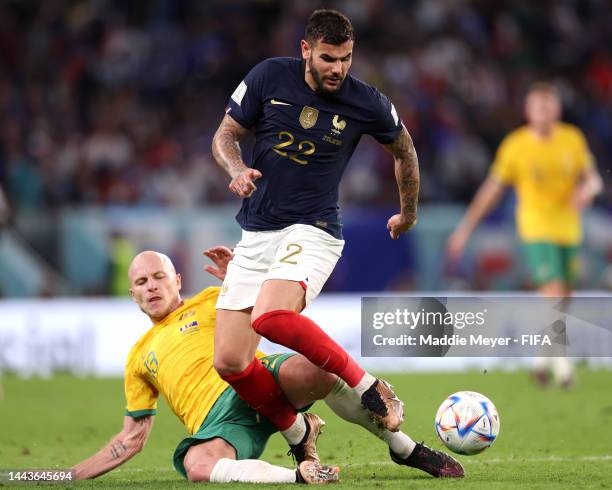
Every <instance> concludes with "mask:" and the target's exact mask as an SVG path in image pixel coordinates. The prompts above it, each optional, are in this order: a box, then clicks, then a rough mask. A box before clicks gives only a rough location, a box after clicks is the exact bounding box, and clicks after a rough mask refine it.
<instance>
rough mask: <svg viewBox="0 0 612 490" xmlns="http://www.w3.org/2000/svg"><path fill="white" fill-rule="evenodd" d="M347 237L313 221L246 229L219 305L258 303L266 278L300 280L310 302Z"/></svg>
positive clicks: (236, 307) (236, 306) (240, 306)
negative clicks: (274, 228) (264, 228)
mask: <svg viewBox="0 0 612 490" xmlns="http://www.w3.org/2000/svg"><path fill="white" fill-rule="evenodd" d="M343 248H344V240H338V239H337V238H334V237H333V236H331V235H330V234H329V233H326V232H324V231H323V230H320V229H319V228H317V227H315V226H311V225H301V224H298V225H291V226H288V227H287V228H283V229H282V230H274V231H245V230H243V231H242V239H241V240H240V242H239V243H238V245H236V248H234V258H233V259H232V261H231V262H230V263H229V266H228V268H227V274H226V276H225V280H224V281H223V286H222V287H221V292H220V293H219V299H218V300H217V309H222V310H244V309H245V308H250V307H252V306H253V305H255V301H256V300H257V295H258V294H259V290H260V288H261V285H262V284H263V282H264V281H266V280H268V279H285V280H288V281H296V282H299V283H300V284H301V285H302V287H304V289H305V290H306V305H308V304H309V303H310V302H311V301H312V300H314V299H315V298H316V297H317V296H318V295H319V293H320V292H321V289H322V288H323V285H324V284H325V281H327V279H328V278H329V276H330V274H331V273H332V271H333V270H334V267H335V266H336V262H338V259H339V258H340V255H342V249H343Z"/></svg>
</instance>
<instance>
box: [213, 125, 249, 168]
mask: <svg viewBox="0 0 612 490" xmlns="http://www.w3.org/2000/svg"><path fill="white" fill-rule="evenodd" d="M247 133H248V131H247V130H246V129H245V128H243V127H242V126H241V125H240V124H238V123H237V122H236V121H234V120H233V119H232V118H231V117H229V116H225V117H224V118H223V121H221V125H220V126H219V129H217V132H216V133H215V136H214V138H213V143H212V154H213V157H214V158H215V160H216V161H217V163H218V164H219V165H221V167H223V169H224V170H225V171H226V172H227V173H228V174H230V176H231V177H232V178H234V177H235V176H236V175H238V174H239V173H240V172H242V171H243V170H245V169H246V168H247V167H246V165H245V164H244V162H243V161H242V152H241V151H240V145H239V143H238V141H240V139H241V138H242V137H243V136H244V135H245V134H247Z"/></svg>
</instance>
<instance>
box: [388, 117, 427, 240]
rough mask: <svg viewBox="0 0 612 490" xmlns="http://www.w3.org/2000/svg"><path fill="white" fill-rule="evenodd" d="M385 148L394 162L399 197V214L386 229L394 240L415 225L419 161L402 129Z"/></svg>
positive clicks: (406, 134) (408, 137)
mask: <svg viewBox="0 0 612 490" xmlns="http://www.w3.org/2000/svg"><path fill="white" fill-rule="evenodd" d="M385 148H386V149H387V150H388V151H389V152H390V153H391V154H392V155H393V159H394V160H395V178H396V180H397V187H398V188H399V195H400V214H396V215H393V216H391V218H390V219H389V221H388V222H387V229H388V230H389V234H390V235H391V238H393V239H394V240H395V239H396V238H398V237H399V236H400V235H401V234H402V233H405V232H407V231H408V230H409V229H410V228H412V227H413V226H414V225H415V224H416V218H417V203H418V200H419V160H418V158H417V154H416V151H415V149H414V145H413V144H412V138H411V137H410V134H409V133H408V131H407V130H406V128H405V127H402V132H401V133H400V134H399V136H398V137H397V138H396V139H395V141H393V143H390V144H388V145H385Z"/></svg>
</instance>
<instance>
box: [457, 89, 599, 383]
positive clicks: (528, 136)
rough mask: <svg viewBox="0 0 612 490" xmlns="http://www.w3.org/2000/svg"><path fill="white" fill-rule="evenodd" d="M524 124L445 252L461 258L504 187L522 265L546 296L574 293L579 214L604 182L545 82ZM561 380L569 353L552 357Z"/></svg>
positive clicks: (507, 141) (528, 102)
mask: <svg viewBox="0 0 612 490" xmlns="http://www.w3.org/2000/svg"><path fill="white" fill-rule="evenodd" d="M525 117H526V119H527V124H526V125H525V126H521V127H519V128H518V129H516V130H514V131H512V132H511V133H510V134H508V135H507V136H506V138H504V140H503V141H502V143H501V145H500V147H499V149H498V151H497V155H496V157H495V161H494V162H493V165H492V167H491V171H490V173H489V176H488V177H487V179H486V180H485V181H484V183H483V184H482V185H481V187H480V189H479V190H478V192H477V193H476V196H475V197H474V200H473V201H472V203H471V204H470V206H469V207H468V209H467V211H466V213H465V215H464V217H463V219H462V220H461V222H460V223H459V224H458V225H457V228H456V229H455V231H454V232H453V234H452V235H451V236H450V238H449V241H448V254H449V256H450V258H451V260H455V261H456V260H458V259H459V258H460V257H461V255H462V253H463V250H464V248H465V245H466V243H467V241H468V239H469V237H470V235H471V234H472V232H473V231H474V229H475V228H476V226H477V225H478V223H479V222H480V221H481V220H482V218H483V217H484V216H486V215H487V214H488V213H489V211H491V209H493V207H494V206H495V205H496V204H497V202H498V201H499V199H500V198H501V196H502V195H503V193H504V191H505V187H506V186H512V187H514V189H515V191H516V195H517V208H516V225H517V231H518V234H519V237H520V239H521V240H522V242H523V243H524V252H525V255H526V259H527V266H528V269H529V270H530V273H531V275H532V281H533V283H534V284H535V285H536V286H537V288H538V291H539V292H540V293H541V294H542V295H545V296H556V297H567V296H570V295H571V292H572V289H573V286H574V283H575V280H576V275H577V269H578V263H577V253H578V247H579V245H580V242H581V240H582V228H581V219H580V218H581V216H580V215H581V212H582V211H583V210H584V209H585V208H587V207H588V206H590V205H591V203H592V202H593V198H594V197H595V196H596V195H597V194H598V193H599V192H600V191H601V189H602V187H603V184H602V180H601V178H600V176H599V174H598V173H597V170H596V168H595V165H594V163H593V158H592V155H591V152H590V151H589V148H588V145H587V142H586V139H585V137H584V135H583V134H582V132H581V131H580V129H578V128H577V127H575V126H572V125H571V124H566V123H563V122H560V117H561V100H560V97H559V94H558V92H557V90H556V88H555V87H554V86H553V85H551V84H549V83H545V82H537V83H535V84H533V85H532V86H531V88H530V89H529V91H528V93H527V97H526V99H525ZM548 361H550V363H551V364H552V368H553V371H554V374H555V377H556V380H557V382H558V383H559V384H561V385H563V386H569V385H571V383H572V382H573V367H572V364H571V362H570V360H569V359H568V358H565V357H559V358H550V359H548ZM548 361H547V360H546V359H539V360H538V365H537V366H536V374H537V375H538V377H539V379H540V380H541V381H542V382H545V381H546V376H547V372H548V367H549V366H548V364H549V363H548Z"/></svg>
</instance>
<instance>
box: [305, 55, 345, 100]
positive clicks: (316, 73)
mask: <svg viewBox="0 0 612 490" xmlns="http://www.w3.org/2000/svg"><path fill="white" fill-rule="evenodd" d="M308 70H309V71H310V75H311V76H312V79H313V80H314V82H315V85H316V86H317V89H316V90H315V92H317V93H319V94H336V93H338V92H339V91H340V89H341V88H342V84H343V83H344V79H342V80H341V81H340V83H339V84H338V88H336V89H333V90H329V89H326V88H325V85H324V83H323V78H322V77H321V74H320V73H319V71H318V70H317V69H316V68H315V67H314V63H313V62H312V58H310V59H308Z"/></svg>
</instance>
